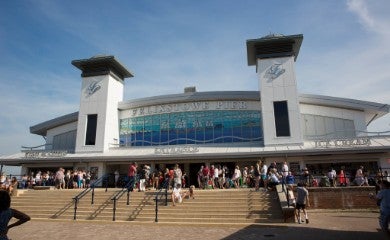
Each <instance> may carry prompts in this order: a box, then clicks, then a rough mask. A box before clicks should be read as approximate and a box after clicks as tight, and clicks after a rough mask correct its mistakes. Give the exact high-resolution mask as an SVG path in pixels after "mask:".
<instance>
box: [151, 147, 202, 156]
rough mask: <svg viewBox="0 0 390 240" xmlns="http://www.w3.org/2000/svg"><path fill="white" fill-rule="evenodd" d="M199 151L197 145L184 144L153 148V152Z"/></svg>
mask: <svg viewBox="0 0 390 240" xmlns="http://www.w3.org/2000/svg"><path fill="white" fill-rule="evenodd" d="M197 152H199V148H198V147H193V146H185V147H157V148H155V149H154V154H157V155H164V154H186V153H197Z"/></svg>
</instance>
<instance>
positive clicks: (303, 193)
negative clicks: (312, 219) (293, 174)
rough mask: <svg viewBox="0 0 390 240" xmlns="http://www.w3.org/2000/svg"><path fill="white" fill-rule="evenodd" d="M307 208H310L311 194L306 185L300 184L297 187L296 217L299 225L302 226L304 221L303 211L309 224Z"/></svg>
mask: <svg viewBox="0 0 390 240" xmlns="http://www.w3.org/2000/svg"><path fill="white" fill-rule="evenodd" d="M306 206H308V207H310V202H309V192H308V191H307V189H306V184H305V183H298V187H297V199H296V205H295V209H296V216H297V220H298V223H299V224H301V223H302V222H304V220H301V209H302V211H303V214H304V215H305V219H306V223H309V218H308V216H307V212H306Z"/></svg>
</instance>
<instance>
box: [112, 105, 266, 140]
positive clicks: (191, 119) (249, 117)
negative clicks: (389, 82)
mask: <svg viewBox="0 0 390 240" xmlns="http://www.w3.org/2000/svg"><path fill="white" fill-rule="evenodd" d="M119 135H120V144H121V146H157V145H178V144H212V143H233V142H263V129H262V121H261V112H260V111H249V110H247V111H242V110H240V111H239V110H230V111H196V112H195V111H194V112H179V113H177V112H175V113H165V114H158V115H151V116H141V117H133V118H126V119H121V120H120V130H119Z"/></svg>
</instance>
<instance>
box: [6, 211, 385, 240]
mask: <svg viewBox="0 0 390 240" xmlns="http://www.w3.org/2000/svg"><path fill="white" fill-rule="evenodd" d="M309 217H310V223H309V224H297V223H288V224H284V223H280V224H271V225H261V224H257V225H247V226H242V225H227V226H213V225H204V226H199V225H198V226H195V225H194V226H191V225H181V224H161V223H144V224H140V223H131V222H115V223H114V222H95V221H54V220H32V221H30V222H28V223H26V224H24V225H21V226H19V227H15V228H13V229H11V230H10V231H9V233H8V236H9V237H10V238H11V239H12V240H19V239H34V240H40V239H42V240H47V239H56V240H61V239H93V240H99V239H144V240H146V239H158V240H163V239H170V240H171V239H189V240H192V239H201V240H206V239H207V240H209V239H226V240H230V239H232V240H233V239H245V240H250V239H275V240H276V239H277V240H281V239H288V240H294V239H299V240H306V239H307V240H309V239H310V240H313V239H315V240H322V239H324V240H329V239H345V240H347V239H353V240H359V239H364V240H367V239H375V240H381V239H390V237H389V236H387V235H385V234H384V233H382V232H380V231H379V230H378V213H377V212H369V211H365V212H343V211H333V212H332V211H328V212H324V211H321V212H320V211H312V212H310V211H309Z"/></svg>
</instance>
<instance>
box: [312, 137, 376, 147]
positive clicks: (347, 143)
mask: <svg viewBox="0 0 390 240" xmlns="http://www.w3.org/2000/svg"><path fill="white" fill-rule="evenodd" d="M314 144H315V147H316V148H338V147H356V146H370V145H371V140H370V138H368V137H362V138H349V139H326V140H316V141H314Z"/></svg>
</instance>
